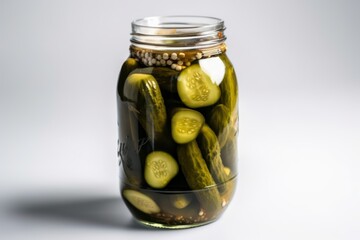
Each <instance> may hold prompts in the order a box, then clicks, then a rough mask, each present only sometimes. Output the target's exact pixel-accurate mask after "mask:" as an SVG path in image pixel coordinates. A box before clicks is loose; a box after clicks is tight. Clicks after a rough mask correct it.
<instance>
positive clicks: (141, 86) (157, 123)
mask: <svg viewBox="0 0 360 240" xmlns="http://www.w3.org/2000/svg"><path fill="white" fill-rule="evenodd" d="M124 98H125V99H126V100H127V101H128V103H129V108H130V110H131V111H133V112H135V113H136V116H137V118H138V120H139V122H140V124H141V125H142V127H143V128H144V129H145V131H146V133H147V134H148V136H149V138H150V139H155V138H157V137H160V135H161V133H163V132H164V130H165V125H166V118H167V116H166V107H165V104H164V99H163V97H162V95H161V91H160V87H159V85H158V83H157V82H156V80H155V78H154V77H153V76H151V75H149V74H140V73H135V74H130V75H129V77H128V78H127V79H126V81H125V85H124Z"/></svg>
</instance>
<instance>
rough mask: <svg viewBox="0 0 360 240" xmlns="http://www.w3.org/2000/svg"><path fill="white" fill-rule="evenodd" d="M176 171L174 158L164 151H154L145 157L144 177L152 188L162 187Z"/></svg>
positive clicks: (176, 165)
mask: <svg viewBox="0 0 360 240" xmlns="http://www.w3.org/2000/svg"><path fill="white" fill-rule="evenodd" d="M178 171H179V167H178V164H177V162H176V160H175V159H174V158H173V157H172V156H171V155H170V154H168V153H166V152H162V151H154V152H152V153H150V154H149V155H148V156H147V157H146V161H145V173H144V177H145V180H146V182H147V183H148V184H149V186H151V187H153V188H164V187H165V186H166V185H167V184H168V183H169V182H170V180H171V179H173V178H174V177H175V176H176V174H177V173H178Z"/></svg>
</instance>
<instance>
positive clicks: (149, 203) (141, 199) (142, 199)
mask: <svg viewBox="0 0 360 240" xmlns="http://www.w3.org/2000/svg"><path fill="white" fill-rule="evenodd" d="M123 196H124V198H125V199H126V200H128V201H129V202H130V203H131V204H132V205H133V206H134V207H136V208H137V209H139V210H140V211H142V212H144V213H147V214H152V213H159V212H160V208H159V206H158V205H157V204H156V202H155V201H154V200H152V199H151V198H150V197H148V196H147V195H145V194H143V193H141V192H138V191H135V190H130V189H127V190H124V191H123Z"/></svg>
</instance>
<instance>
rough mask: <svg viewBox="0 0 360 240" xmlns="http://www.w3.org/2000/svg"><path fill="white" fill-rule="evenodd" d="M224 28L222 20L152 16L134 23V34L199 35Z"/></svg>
mask: <svg viewBox="0 0 360 240" xmlns="http://www.w3.org/2000/svg"><path fill="white" fill-rule="evenodd" d="M224 28H225V27H224V21H223V20H222V19H220V18H216V17H208V16H195V15H173V16H171V15H170V16H152V17H145V18H140V19H137V20H134V21H133V22H132V33H133V34H143V35H157V36H159V35H161V36H164V35H165V36H169V35H184V34H199V33H204V32H208V31H219V30H224ZM161 30H163V31H161ZM169 30H172V31H169Z"/></svg>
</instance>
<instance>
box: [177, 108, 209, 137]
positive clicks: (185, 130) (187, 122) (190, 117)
mask: <svg viewBox="0 0 360 240" xmlns="http://www.w3.org/2000/svg"><path fill="white" fill-rule="evenodd" d="M174 112H175V114H174V115H173V117H172V119H171V134H172V137H173V139H174V141H175V142H177V143H180V144H183V143H188V142H190V141H192V140H194V139H195V138H196V137H197V135H198V134H199V131H200V129H201V127H202V125H203V124H204V122H205V119H204V116H203V115H202V114H201V113H200V112H198V111H195V110H192V109H188V108H176V109H175V110H174Z"/></svg>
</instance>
